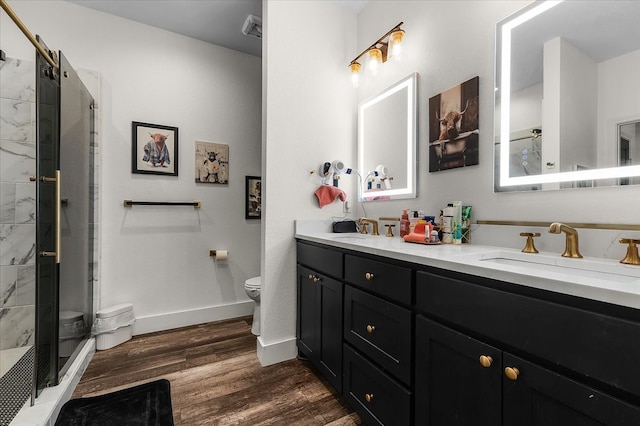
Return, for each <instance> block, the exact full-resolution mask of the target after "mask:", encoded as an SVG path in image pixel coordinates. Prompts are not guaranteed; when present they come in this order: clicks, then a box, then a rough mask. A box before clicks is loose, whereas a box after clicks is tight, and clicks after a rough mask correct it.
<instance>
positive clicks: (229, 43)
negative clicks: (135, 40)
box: [67, 0, 369, 56]
mask: <svg viewBox="0 0 640 426" xmlns="http://www.w3.org/2000/svg"><path fill="white" fill-rule="evenodd" d="M67 1H69V2H71V3H75V4H78V5H80V6H84V7H88V8H91V9H95V10H99V11H102V12H106V13H109V14H111V15H116V16H120V17H122V18H127V19H131V20H132V21H136V22H140V23H143V24H147V25H151V26H153V27H157V28H161V29H164V30H167V31H171V32H174V33H178V34H182V35H185V36H188V37H192V38H195V39H198V40H202V41H206V42H208V43H212V44H217V45H219V46H223V47H226V48H229V49H233V50H237V51H240V52H244V53H247V54H249V55H254V56H262V40H261V39H260V38H256V37H252V36H246V35H244V34H243V33H242V26H243V24H244V21H245V20H246V19H247V16H249V15H254V16H257V17H260V18H261V17H262V0H161V1H159V0H156V1H153V0H67ZM298 1H300V0H298ZM326 1H335V2H336V3H337V4H338V5H339V6H341V7H344V8H346V9H348V10H351V11H353V12H354V13H358V12H359V11H360V10H362V8H363V7H364V6H365V5H366V4H367V3H368V1H369V0H326Z"/></svg>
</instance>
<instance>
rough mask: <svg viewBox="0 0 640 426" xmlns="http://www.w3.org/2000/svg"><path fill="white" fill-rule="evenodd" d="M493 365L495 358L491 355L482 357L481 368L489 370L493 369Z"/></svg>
mask: <svg viewBox="0 0 640 426" xmlns="http://www.w3.org/2000/svg"><path fill="white" fill-rule="evenodd" d="M492 363H493V358H491V356H490V355H480V365H481V366H483V367H484V368H489V367H491V364H492Z"/></svg>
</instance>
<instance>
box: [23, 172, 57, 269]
mask: <svg viewBox="0 0 640 426" xmlns="http://www.w3.org/2000/svg"><path fill="white" fill-rule="evenodd" d="M29 180H30V181H31V182H35V181H36V180H39V181H40V182H42V183H52V182H55V184H56V195H55V202H54V204H55V213H54V221H55V226H56V234H55V251H42V252H40V256H42V257H55V258H56V263H60V246H61V244H60V237H61V231H60V223H61V222H62V219H61V216H60V213H61V212H60V204H61V203H62V199H61V196H60V170H56V176H55V177H48V176H40V179H37V178H36V177H35V176H29Z"/></svg>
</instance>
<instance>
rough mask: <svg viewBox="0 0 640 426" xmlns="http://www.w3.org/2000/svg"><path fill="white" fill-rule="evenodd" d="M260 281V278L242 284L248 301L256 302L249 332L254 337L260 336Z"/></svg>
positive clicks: (250, 279)
mask: <svg viewBox="0 0 640 426" xmlns="http://www.w3.org/2000/svg"><path fill="white" fill-rule="evenodd" d="M261 283H262V280H261V277H253V278H249V279H248V280H246V281H245V282H244V291H245V292H246V293H247V296H249V299H251V300H253V301H254V302H256V307H255V308H254V310H253V325H252V326H251V332H252V333H253V334H255V335H256V336H259V335H260V286H261Z"/></svg>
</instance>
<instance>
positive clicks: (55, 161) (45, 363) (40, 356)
mask: <svg viewBox="0 0 640 426" xmlns="http://www.w3.org/2000/svg"><path fill="white" fill-rule="evenodd" d="M36 40H37V41H38V43H39V44H40V45H41V46H42V47H43V48H44V49H47V50H48V48H47V47H46V44H45V43H44V42H43V41H42V39H41V38H40V37H39V36H36ZM59 105H60V76H59V73H58V68H57V67H53V66H51V65H50V63H49V61H48V60H47V58H45V57H43V56H42V55H41V54H40V51H39V50H37V51H36V176H35V177H34V178H32V180H34V181H35V182H36V291H35V293H36V309H35V311H36V319H35V321H36V324H35V330H36V331H35V351H34V354H35V355H34V381H33V387H32V392H31V404H32V405H33V404H34V403H35V399H36V398H37V397H38V395H39V394H40V392H41V391H42V390H43V389H44V388H46V387H48V386H54V385H56V384H58V378H59V377H58V370H59V366H58V310H59V309H58V303H59V300H58V296H59V295H58V280H59V274H60V258H61V253H60V222H59V221H60V180H61V177H60V168H59V164H60V150H59V147H60V140H59V138H60V108H59Z"/></svg>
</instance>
